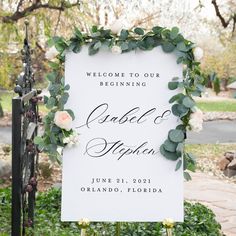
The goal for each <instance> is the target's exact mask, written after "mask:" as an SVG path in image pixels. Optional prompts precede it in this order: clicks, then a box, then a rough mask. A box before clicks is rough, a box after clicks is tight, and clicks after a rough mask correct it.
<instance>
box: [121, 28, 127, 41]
mask: <svg viewBox="0 0 236 236" xmlns="http://www.w3.org/2000/svg"><path fill="white" fill-rule="evenodd" d="M128 36H129V31H128V30H125V29H122V30H121V32H120V36H119V39H120V40H126V39H127V38H128Z"/></svg>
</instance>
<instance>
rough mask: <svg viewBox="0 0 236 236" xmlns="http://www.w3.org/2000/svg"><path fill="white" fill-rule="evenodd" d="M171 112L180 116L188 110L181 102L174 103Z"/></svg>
mask: <svg viewBox="0 0 236 236" xmlns="http://www.w3.org/2000/svg"><path fill="white" fill-rule="evenodd" d="M172 112H173V114H174V115H176V116H179V117H180V118H181V117H183V116H185V115H186V114H187V113H188V112H189V108H187V107H185V106H184V105H183V104H174V105H173V106H172Z"/></svg>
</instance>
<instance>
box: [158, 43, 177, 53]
mask: <svg viewBox="0 0 236 236" xmlns="http://www.w3.org/2000/svg"><path fill="white" fill-rule="evenodd" d="M161 47H162V50H163V51H164V52H167V53H168V52H173V51H174V50H175V45H173V44H172V43H170V42H164V43H163V44H162V45H161Z"/></svg>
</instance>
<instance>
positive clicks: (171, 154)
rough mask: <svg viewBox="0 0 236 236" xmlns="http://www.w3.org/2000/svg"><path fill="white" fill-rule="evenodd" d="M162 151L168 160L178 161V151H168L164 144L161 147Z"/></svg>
mask: <svg viewBox="0 0 236 236" xmlns="http://www.w3.org/2000/svg"><path fill="white" fill-rule="evenodd" d="M160 152H161V154H162V155H163V156H164V157H165V158H166V159H168V160H172V161H176V160H177V159H178V156H177V155H176V153H174V152H168V151H166V150H165V148H164V145H163V144H162V145H161V147H160Z"/></svg>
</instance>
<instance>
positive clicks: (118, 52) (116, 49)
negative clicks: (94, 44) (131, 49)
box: [111, 45, 122, 54]
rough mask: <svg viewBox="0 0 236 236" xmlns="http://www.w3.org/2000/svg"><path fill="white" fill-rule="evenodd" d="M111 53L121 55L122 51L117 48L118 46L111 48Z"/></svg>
mask: <svg viewBox="0 0 236 236" xmlns="http://www.w3.org/2000/svg"><path fill="white" fill-rule="evenodd" d="M111 52H112V53H113V54H121V53H122V49H121V48H120V47H119V46H116V45H115V46H113V47H112V48H111Z"/></svg>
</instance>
